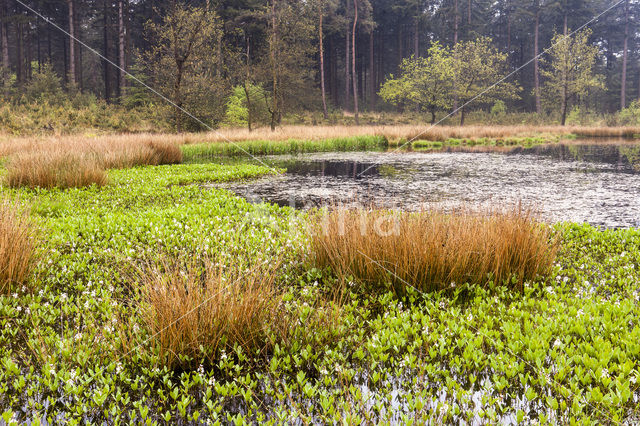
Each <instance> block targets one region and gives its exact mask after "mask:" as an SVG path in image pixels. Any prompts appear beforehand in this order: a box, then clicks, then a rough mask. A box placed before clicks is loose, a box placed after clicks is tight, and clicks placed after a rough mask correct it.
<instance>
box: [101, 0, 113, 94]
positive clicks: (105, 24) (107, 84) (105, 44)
mask: <svg viewBox="0 0 640 426" xmlns="http://www.w3.org/2000/svg"><path fill="white" fill-rule="evenodd" d="M102 30H103V31H102V54H103V56H104V59H103V60H102V69H103V72H104V99H105V100H106V101H107V103H109V102H111V69H110V66H111V65H110V64H109V62H108V58H109V7H108V5H107V0H103V2H102Z"/></svg>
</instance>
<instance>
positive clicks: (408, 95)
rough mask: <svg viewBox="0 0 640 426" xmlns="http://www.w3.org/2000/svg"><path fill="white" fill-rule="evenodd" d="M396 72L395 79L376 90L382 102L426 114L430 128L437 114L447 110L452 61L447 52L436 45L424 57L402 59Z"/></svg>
mask: <svg viewBox="0 0 640 426" xmlns="http://www.w3.org/2000/svg"><path fill="white" fill-rule="evenodd" d="M400 70H401V72H402V74H401V76H400V77H399V78H393V76H391V78H390V79H388V80H387V81H386V82H385V83H384V85H383V86H382V88H381V89H380V96H381V97H382V98H383V99H384V100H385V101H387V102H390V103H392V104H395V105H399V104H405V105H406V104H409V105H412V106H416V107H417V108H419V109H421V110H424V111H429V112H430V113H431V124H433V123H435V121H436V111H437V110H439V109H440V110H442V109H448V108H451V106H452V105H453V78H454V59H453V57H452V56H451V50H450V49H448V48H446V47H443V46H441V45H440V43H438V42H436V43H434V44H433V45H432V46H431V48H429V50H428V52H427V57H423V58H415V57H412V58H408V59H405V60H404V61H403V62H402V64H401V65H400Z"/></svg>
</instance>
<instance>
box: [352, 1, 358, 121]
mask: <svg viewBox="0 0 640 426" xmlns="http://www.w3.org/2000/svg"><path fill="white" fill-rule="evenodd" d="M353 12H354V15H353V34H352V35H351V76H352V78H353V111H354V117H355V120H356V126H357V125H358V124H360V123H359V120H358V81H357V79H358V77H357V74H356V26H357V25H358V0H353Z"/></svg>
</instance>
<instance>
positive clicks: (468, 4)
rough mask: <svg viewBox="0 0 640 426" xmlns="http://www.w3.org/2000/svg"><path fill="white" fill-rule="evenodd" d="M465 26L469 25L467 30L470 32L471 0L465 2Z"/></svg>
mask: <svg viewBox="0 0 640 426" xmlns="http://www.w3.org/2000/svg"><path fill="white" fill-rule="evenodd" d="M467 26H468V27H469V32H471V0H469V1H468V2H467Z"/></svg>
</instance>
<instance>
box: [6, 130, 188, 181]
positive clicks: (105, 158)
mask: <svg viewBox="0 0 640 426" xmlns="http://www.w3.org/2000/svg"><path fill="white" fill-rule="evenodd" d="M49 142H50V143H49V144H47V143H45V142H43V141H38V140H31V141H29V142H27V141H23V142H22V143H16V145H7V144H4V145H2V144H0V155H3V156H6V157H8V165H7V169H8V170H7V175H6V183H7V185H8V186H10V187H21V186H26V187H32V188H33V187H40V188H53V187H58V188H63V189H64V188H73V187H83V186H89V185H93V184H95V185H98V186H100V185H104V184H105V183H106V182H107V175H106V169H110V168H125V167H134V166H141V165H159V164H175V163H181V162H182V151H181V150H180V147H179V146H178V145H176V144H175V143H174V142H171V141H167V140H154V139H152V138H136V139H135V140H133V141H130V142H126V141H124V140H118V141H112V142H109V141H108V140H105V139H98V140H94V141H91V140H90V139H58V140H50V141H49Z"/></svg>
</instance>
